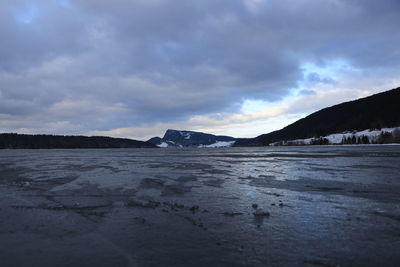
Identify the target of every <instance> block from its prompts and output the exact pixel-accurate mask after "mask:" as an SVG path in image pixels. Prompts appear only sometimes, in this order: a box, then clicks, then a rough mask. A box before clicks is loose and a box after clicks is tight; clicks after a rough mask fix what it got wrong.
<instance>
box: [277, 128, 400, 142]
mask: <svg viewBox="0 0 400 267" xmlns="http://www.w3.org/2000/svg"><path fill="white" fill-rule="evenodd" d="M396 129H399V130H400V127H395V128H382V129H380V130H368V129H367V130H363V131H358V132H357V131H353V132H344V133H335V134H330V135H327V136H321V137H319V138H325V139H327V140H328V141H329V144H332V145H335V144H342V141H343V139H344V138H352V137H353V136H354V137H355V138H358V137H363V136H366V137H368V140H369V142H370V143H374V142H376V141H377V139H378V137H379V136H380V135H381V134H382V133H385V132H386V133H392V132H393V131H395V130H396ZM319 138H306V139H295V140H287V141H282V142H275V143H272V144H270V146H277V145H290V144H291V145H310V144H312V142H313V141H315V140H317V139H319Z"/></svg>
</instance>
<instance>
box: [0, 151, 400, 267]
mask: <svg viewBox="0 0 400 267" xmlns="http://www.w3.org/2000/svg"><path fill="white" fill-rule="evenodd" d="M399 200H400V147H399V146H357V147H354V146H352V147H345V146H340V147H279V148H270V147H268V148H223V149H157V150H155V149H117V150H108V149H107V150H3V151H0V211H1V213H0V259H1V262H2V263H6V265H7V266H32V265H38V266H55V265H57V266H78V265H81V266H82V265H85V266H163V265H164V266H187V265H189V264H190V265H193V266H204V265H211V266H265V265H310V266H312V265H327V266H329V265H333V266H335V265H342V266H346V265H359V266H365V265H378V264H382V263H385V264H392V265H396V264H398V263H399V262H400V255H399V254H398V249H397V248H398V247H400V204H399V203H400V201H399Z"/></svg>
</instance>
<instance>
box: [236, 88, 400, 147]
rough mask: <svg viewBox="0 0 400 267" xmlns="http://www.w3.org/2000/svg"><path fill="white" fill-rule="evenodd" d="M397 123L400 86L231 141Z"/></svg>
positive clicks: (259, 142) (267, 140)
mask: <svg viewBox="0 0 400 267" xmlns="http://www.w3.org/2000/svg"><path fill="white" fill-rule="evenodd" d="M397 126H400V87H399V88H396V89H392V90H389V91H386V92H383V93H379V94H375V95H372V96H369V97H365V98H361V99H358V100H354V101H349V102H345V103H342V104H338V105H335V106H332V107H328V108H324V109H322V110H320V111H317V112H315V113H312V114H311V115H309V116H307V117H305V118H303V119H300V120H298V121H296V122H294V123H292V124H290V125H288V126H286V127H285V128H283V129H281V130H278V131H274V132H271V133H268V134H263V135H260V136H258V137H255V138H248V139H240V140H238V141H236V143H235V144H234V145H235V146H264V145H268V144H271V143H274V142H279V141H284V140H295V139H306V138H312V137H320V136H327V135H330V134H333V133H342V132H346V131H362V130H365V129H381V128H385V127H386V128H392V127H397Z"/></svg>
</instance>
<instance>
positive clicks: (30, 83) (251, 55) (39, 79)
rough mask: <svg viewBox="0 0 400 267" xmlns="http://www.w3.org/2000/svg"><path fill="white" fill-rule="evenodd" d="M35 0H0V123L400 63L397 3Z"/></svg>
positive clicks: (251, 90) (237, 91)
mask: <svg viewBox="0 0 400 267" xmlns="http://www.w3.org/2000/svg"><path fill="white" fill-rule="evenodd" d="M32 2H33V1H23V0H17V1H11V0H8V1H2V3H1V4H0V5H1V8H0V36H1V40H2V44H1V50H0V113H1V114H3V115H7V118H10V119H9V120H10V122H9V124H7V119H2V124H1V125H0V127H2V128H1V130H3V131H4V130H7V129H8V128H7V127H9V129H10V130H12V129H18V127H20V128H26V127H27V126H26V125H27V121H29V122H31V123H32V121H33V122H36V123H37V124H42V125H48V129H50V128H51V127H54V131H59V132H63V133H64V132H66V131H67V132H74V131H75V132H76V131H89V130H106V129H113V128H118V127H124V126H134V125H136V124H139V123H143V122H150V123H151V122H153V121H154V122H157V121H172V120H179V119H185V118H188V117H189V116H192V115H202V114H208V113H213V112H233V111H237V110H238V109H239V107H240V104H241V103H242V101H243V100H245V99H263V100H268V101H275V100H279V99H281V98H282V97H284V96H285V95H286V94H287V93H288V92H289V91H290V90H291V89H293V88H296V87H297V85H298V83H299V82H301V81H303V80H304V79H308V80H310V79H311V80H312V79H314V82H316V80H315V79H319V81H318V82H326V83H329V82H333V80H329V78H321V77H319V76H317V75H318V74H316V75H314V76H312V75H311V76H310V75H309V76H308V77H304V75H303V70H302V65H303V64H304V63H309V62H311V63H313V64H317V65H319V66H325V65H326V64H329V62H331V61H334V60H338V59H340V60H345V61H346V62H349V64H351V65H352V66H355V67H357V68H360V69H361V70H364V69H368V70H374V69H376V68H379V69H380V70H382V69H383V70H385V69H388V70H391V69H394V68H398V67H399V65H400V64H399V62H400V50H399V48H398V44H399V43H400V34H399V31H398V25H400V14H399V12H400V6H399V1H397V0H394V1H389V0H387V1H386V0H385V1H375V0H364V1H361V0H359V1H357V0H348V1H345V0H342V1H340V0H329V1H318V0H296V1H288V0H280V1H274V0H265V1H262V0H246V1H245V0H221V1H214V0H202V1H189V0H182V1H166V0H138V1H128V0H116V1H108V0H97V1H83V0H82V1H78V0H76V1H66V0H63V1H50V0H49V1H37V2H35V3H32ZM10 116H11V117H10ZM11 120H12V124H11ZM18 121H20V125H19V126H15V125H16V124H18V123H17V122H18ZM31 123H30V124H31ZM32 124H34V123H32ZM11 125H12V126H11ZM57 125H58V126H57ZM45 129H47V128H45Z"/></svg>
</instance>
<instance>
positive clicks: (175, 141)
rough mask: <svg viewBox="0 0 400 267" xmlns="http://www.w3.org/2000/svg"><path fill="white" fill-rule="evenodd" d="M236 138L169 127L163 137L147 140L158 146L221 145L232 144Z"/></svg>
mask: <svg viewBox="0 0 400 267" xmlns="http://www.w3.org/2000/svg"><path fill="white" fill-rule="evenodd" d="M236 140H237V139H236V138H233V137H230V136H218V135H213V134H207V133H201V132H193V131H178V130H171V129H168V130H167V131H166V132H165V134H164V137H163V138H160V137H153V138H151V139H149V140H148V141H147V142H149V143H152V144H154V145H157V146H158V147H219V146H231V145H232V144H233V143H234V142H235V141H236Z"/></svg>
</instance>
